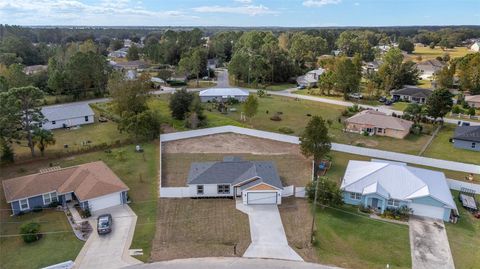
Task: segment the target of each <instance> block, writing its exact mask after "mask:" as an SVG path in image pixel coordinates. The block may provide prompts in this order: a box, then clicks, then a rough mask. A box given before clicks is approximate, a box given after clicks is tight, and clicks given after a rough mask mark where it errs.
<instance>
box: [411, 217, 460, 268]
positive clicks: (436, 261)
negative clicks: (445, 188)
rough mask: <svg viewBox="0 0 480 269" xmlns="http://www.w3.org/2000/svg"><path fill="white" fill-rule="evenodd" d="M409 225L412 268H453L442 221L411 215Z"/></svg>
mask: <svg viewBox="0 0 480 269" xmlns="http://www.w3.org/2000/svg"><path fill="white" fill-rule="evenodd" d="M409 225H410V250H411V252H412V268H413V269H425V268H435V269H454V268H455V266H454V264H453V258H452V252H451V251H450V245H449V244H448V238H447V232H446V231H445V225H444V224H443V221H441V220H435V219H430V218H422V217H413V216H412V217H411V218H410V220H409Z"/></svg>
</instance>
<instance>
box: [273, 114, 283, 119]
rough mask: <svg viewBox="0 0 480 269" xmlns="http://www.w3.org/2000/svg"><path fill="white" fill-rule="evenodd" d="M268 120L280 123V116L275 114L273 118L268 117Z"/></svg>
mask: <svg viewBox="0 0 480 269" xmlns="http://www.w3.org/2000/svg"><path fill="white" fill-rule="evenodd" d="M270 120H273V121H281V120H282V118H281V117H280V115H278V114H275V115H273V116H271V117H270Z"/></svg>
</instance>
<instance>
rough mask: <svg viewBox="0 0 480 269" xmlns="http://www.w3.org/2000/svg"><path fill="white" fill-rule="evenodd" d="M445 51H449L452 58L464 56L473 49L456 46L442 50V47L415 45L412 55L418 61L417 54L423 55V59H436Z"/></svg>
mask: <svg viewBox="0 0 480 269" xmlns="http://www.w3.org/2000/svg"><path fill="white" fill-rule="evenodd" d="M445 53H448V54H449V55H450V57H451V58H457V57H463V56H465V55H467V54H469V53H472V51H470V50H468V48H466V47H456V48H453V49H446V50H442V49H441V48H440V47H435V48H434V49H431V48H429V47H428V46H426V47H420V46H415V51H414V52H413V53H412V54H411V55H410V56H411V57H410V58H411V60H413V61H417V59H416V58H417V56H421V57H422V61H426V60H431V59H435V58H436V57H438V56H440V57H442V56H443V55H444V54H445Z"/></svg>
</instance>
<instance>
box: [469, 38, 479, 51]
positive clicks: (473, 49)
mask: <svg viewBox="0 0 480 269" xmlns="http://www.w3.org/2000/svg"><path fill="white" fill-rule="evenodd" d="M470 50H471V51H475V52H479V51H480V41H476V42H475V43H473V44H472V45H471V46H470Z"/></svg>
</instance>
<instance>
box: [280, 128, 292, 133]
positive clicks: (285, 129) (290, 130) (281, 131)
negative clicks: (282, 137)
mask: <svg viewBox="0 0 480 269" xmlns="http://www.w3.org/2000/svg"><path fill="white" fill-rule="evenodd" d="M278 131H279V132H280V133H284V134H293V133H294V132H295V131H294V130H292V129H291V128H289V127H280V128H278Z"/></svg>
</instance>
